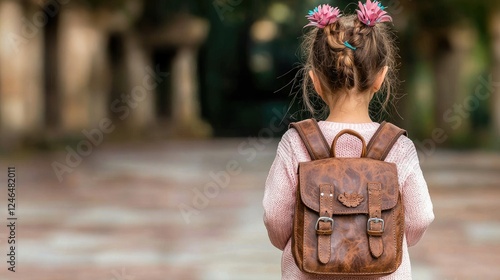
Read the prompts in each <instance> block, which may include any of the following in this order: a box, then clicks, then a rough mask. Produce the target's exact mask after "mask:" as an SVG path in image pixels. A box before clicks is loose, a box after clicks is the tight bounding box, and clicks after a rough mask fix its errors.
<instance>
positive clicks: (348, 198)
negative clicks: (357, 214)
mask: <svg viewBox="0 0 500 280" xmlns="http://www.w3.org/2000/svg"><path fill="white" fill-rule="evenodd" d="M338 199H339V201H340V202H342V204H344V205H345V206H346V207H351V208H354V207H358V205H359V204H360V203H361V202H362V201H363V200H364V199H365V198H364V197H363V196H362V195H361V194H359V193H342V194H340V195H339V197H338Z"/></svg>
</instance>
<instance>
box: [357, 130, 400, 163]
mask: <svg viewBox="0 0 500 280" xmlns="http://www.w3.org/2000/svg"><path fill="white" fill-rule="evenodd" d="M401 135H405V136H408V133H407V132H406V130H403V129H401V128H399V127H397V126H395V125H393V124H392V123H388V122H382V123H381V124H380V127H379V128H378V130H377V131H376V132H375V134H374V135H373V137H372V139H371V140H370V142H368V146H367V147H366V149H367V151H368V152H367V154H366V157H369V158H372V159H377V160H385V158H386V157H387V155H388V154H389V152H390V151H391V149H392V146H394V144H395V143H396V141H398V139H399V137H400V136H401Z"/></svg>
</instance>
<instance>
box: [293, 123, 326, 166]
mask: <svg viewBox="0 0 500 280" xmlns="http://www.w3.org/2000/svg"><path fill="white" fill-rule="evenodd" d="M290 128H294V129H295V130H297V132H298V133H299V135H300V138H301V139H302V142H304V145H305V146H306V149H307V151H308V152H309V156H310V157H311V160H318V159H325V158H329V157H330V147H329V146H328V143H327V142H326V139H325V136H324V135H323V133H322V132H321V130H320V129H319V126H318V122H317V121H316V120H315V119H308V120H304V121H301V122H296V123H291V124H290Z"/></svg>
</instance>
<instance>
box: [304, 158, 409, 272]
mask: <svg viewBox="0 0 500 280" xmlns="http://www.w3.org/2000/svg"><path fill="white" fill-rule="evenodd" d="M299 180H300V182H299V185H300V198H301V203H302V204H303V205H304V208H303V217H304V218H303V219H304V221H303V225H302V226H303V227H302V229H301V230H302V231H303V235H304V236H303V238H302V240H303V243H304V244H303V246H304V249H303V256H302V258H303V260H302V264H303V268H304V270H305V271H307V272H311V273H317V274H331V275H384V274H389V273H391V272H393V271H395V270H396V269H397V267H398V266H399V263H400V260H397V259H398V258H399V259H400V257H401V256H400V253H398V252H397V249H396V248H397V247H398V244H396V243H400V241H399V240H400V239H401V238H400V237H401V236H402V235H401V233H400V232H399V231H398V229H397V226H398V224H399V223H400V221H399V220H400V219H401V218H402V217H400V214H398V213H396V212H400V213H402V212H401V209H402V208H401V209H399V208H400V207H401V203H398V202H399V201H400V199H401V198H400V194H399V184H398V178H397V169H396V165H395V164H393V163H388V162H383V161H378V160H373V159H369V158H328V159H324V160H317V161H312V162H304V163H300V167H299ZM328 185H330V186H331V187H332V193H333V199H332V200H331V201H329V203H331V206H330V207H331V212H332V219H333V222H332V233H331V235H330V236H329V238H330V239H331V244H329V245H330V246H328V247H330V248H323V247H325V245H323V244H327V243H325V242H318V240H321V238H324V237H322V236H320V235H318V230H317V228H318V225H317V223H318V222H317V220H318V218H319V217H320V216H322V215H320V212H321V211H323V210H321V209H322V208H324V207H323V206H321V205H320V204H321V201H322V197H323V196H322V193H321V192H322V191H321V190H322V189H323V190H324V189H325V186H328ZM369 186H371V187H373V186H379V188H378V190H379V193H377V199H378V201H379V207H380V210H381V212H382V213H381V215H380V216H381V217H379V218H381V219H383V220H384V223H385V225H384V228H385V230H383V234H381V235H380V236H374V237H373V238H372V237H371V235H369V234H368V233H367V231H368V228H367V220H368V218H369V216H370V215H371V213H370V203H369V200H370V199H372V200H374V199H373V198H370V193H369V188H370V187H369ZM329 205H330V204H329ZM396 208H398V209H396ZM394 210H397V211H394ZM400 235H401V236H400ZM372 239H373V240H372ZM372 241H373V242H372ZM377 242H380V246H382V247H380V246H379V245H378V243H377ZM325 249H328V250H331V253H330V254H329V255H328V257H329V261H328V262H326V263H325V261H324V260H322V261H320V260H319V256H322V258H323V259H324V258H325V253H324V250H325ZM374 256H375V257H374ZM397 262H399V263H397Z"/></svg>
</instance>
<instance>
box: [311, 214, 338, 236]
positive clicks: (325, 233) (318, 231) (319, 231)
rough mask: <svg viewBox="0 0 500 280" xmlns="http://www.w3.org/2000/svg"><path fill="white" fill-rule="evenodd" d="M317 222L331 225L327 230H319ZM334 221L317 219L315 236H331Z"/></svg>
mask: <svg viewBox="0 0 500 280" xmlns="http://www.w3.org/2000/svg"><path fill="white" fill-rule="evenodd" d="M319 222H325V223H328V222H329V223H331V227H330V229H329V230H325V229H319ZM334 224H335V221H334V220H333V219H332V218H330V217H319V218H318V220H317V221H316V227H315V228H316V234H318V235H331V234H332V233H333V225H334Z"/></svg>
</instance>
